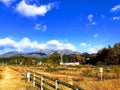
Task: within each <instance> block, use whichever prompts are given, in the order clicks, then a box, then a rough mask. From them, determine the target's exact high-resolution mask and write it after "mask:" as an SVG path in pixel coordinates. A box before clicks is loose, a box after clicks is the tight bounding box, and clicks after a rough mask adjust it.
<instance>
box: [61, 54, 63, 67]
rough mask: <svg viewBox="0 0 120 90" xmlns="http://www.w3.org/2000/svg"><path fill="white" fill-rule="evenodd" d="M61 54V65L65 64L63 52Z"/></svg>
mask: <svg viewBox="0 0 120 90" xmlns="http://www.w3.org/2000/svg"><path fill="white" fill-rule="evenodd" d="M60 56H61V61H60V65H63V54H60Z"/></svg>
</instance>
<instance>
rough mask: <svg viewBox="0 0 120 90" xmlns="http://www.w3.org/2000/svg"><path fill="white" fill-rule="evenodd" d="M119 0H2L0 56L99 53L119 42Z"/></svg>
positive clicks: (0, 9) (0, 10) (0, 8)
mask: <svg viewBox="0 0 120 90" xmlns="http://www.w3.org/2000/svg"><path fill="white" fill-rule="evenodd" d="M119 33H120V0H110V1H109V0H76V1H73V0H0V54H2V53H5V52H8V51H13V50H17V51H21V52H22V51H26V52H32V51H36V50H40V49H53V50H61V49H70V50H73V51H79V52H81V53H82V52H88V53H96V52H97V51H98V50H100V49H101V48H104V47H107V46H108V45H111V46H113V45H114V44H115V43H117V42H120V37H119V36H120V34H119Z"/></svg>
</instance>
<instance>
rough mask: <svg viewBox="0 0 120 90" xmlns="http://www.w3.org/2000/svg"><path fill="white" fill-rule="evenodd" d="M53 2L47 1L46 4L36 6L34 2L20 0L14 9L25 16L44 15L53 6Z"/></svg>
mask: <svg viewBox="0 0 120 90" xmlns="http://www.w3.org/2000/svg"><path fill="white" fill-rule="evenodd" d="M55 6H56V5H55V3H49V4H47V5H41V6H37V5H36V4H33V5H29V4H27V3H26V2H25V0H22V1H21V2H20V3H19V4H18V5H17V7H16V10H17V11H18V12H19V13H20V14H22V15H24V16H27V17H33V16H37V15H39V16H44V15H45V14H46V13H47V12H48V11H50V10H51V9H52V8H53V7H55Z"/></svg>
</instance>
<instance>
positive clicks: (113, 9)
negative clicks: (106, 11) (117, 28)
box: [110, 5, 120, 12]
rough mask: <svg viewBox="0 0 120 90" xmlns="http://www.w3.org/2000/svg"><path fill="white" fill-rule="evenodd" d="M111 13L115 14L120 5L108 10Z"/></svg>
mask: <svg viewBox="0 0 120 90" xmlns="http://www.w3.org/2000/svg"><path fill="white" fill-rule="evenodd" d="M110 11H111V12H115V11H117V12H118V11H120V5H116V6H114V7H113V8H112V9H111V10H110Z"/></svg>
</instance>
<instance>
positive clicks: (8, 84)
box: [0, 65, 120, 90]
mask: <svg viewBox="0 0 120 90" xmlns="http://www.w3.org/2000/svg"><path fill="white" fill-rule="evenodd" d="M99 68H100V67H98V66H88V65H85V66H1V67H0V90H16V88H17V90H39V89H38V88H34V87H33V86H32V83H28V82H26V81H25V80H22V78H23V76H21V73H22V72H23V71H26V70H30V71H33V72H37V73H40V74H44V75H45V76H49V77H52V78H56V79H59V80H61V81H63V82H67V83H69V84H72V85H74V86H78V87H81V88H83V89H85V90H120V66H103V78H102V81H101V77H100V72H99ZM14 69H15V70H18V71H15V70H14ZM50 90H52V89H50ZM63 90H67V89H63Z"/></svg>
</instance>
